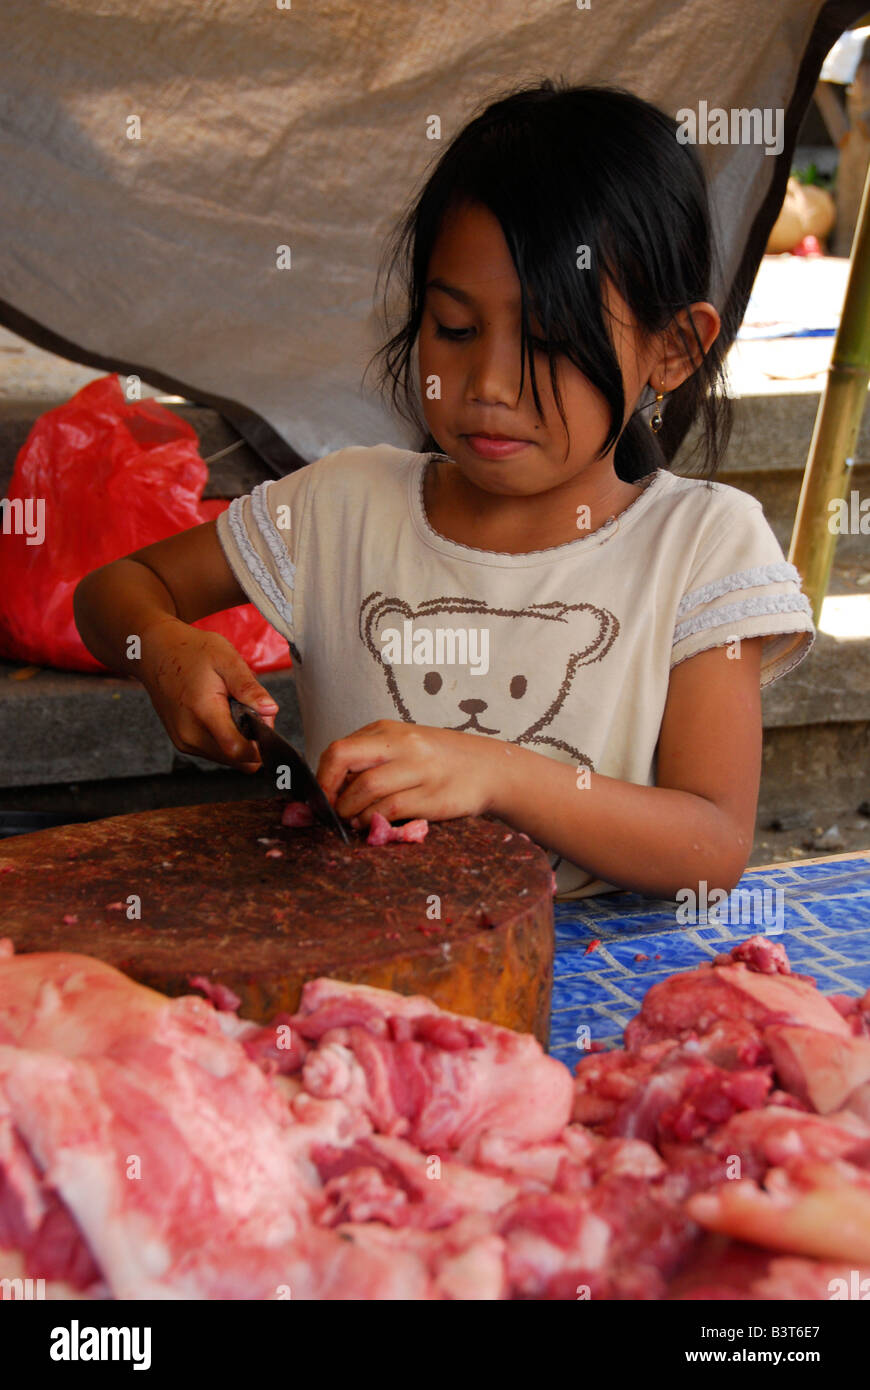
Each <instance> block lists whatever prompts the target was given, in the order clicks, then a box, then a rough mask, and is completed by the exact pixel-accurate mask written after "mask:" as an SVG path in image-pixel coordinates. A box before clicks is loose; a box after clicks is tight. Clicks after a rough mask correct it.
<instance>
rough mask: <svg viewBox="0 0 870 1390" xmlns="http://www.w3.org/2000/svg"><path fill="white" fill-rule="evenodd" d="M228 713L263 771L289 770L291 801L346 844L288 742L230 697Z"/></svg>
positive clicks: (308, 772)
mask: <svg viewBox="0 0 870 1390" xmlns="http://www.w3.org/2000/svg"><path fill="white" fill-rule="evenodd" d="M230 714H231V715H232V720H233V723H234V724H235V726H236V728H237V729H238V731H239V733H240V734H242V735H243V736H244V737H245V738H249V739H251V740H252V741H253V742H254V743H256V745H257V747H258V748H259V750H260V757H261V758H262V759H263V767H264V768H265V769H266V771H267V772H271V773H273V774H274V773H276V772H277V771H278V769H279V768H288V767H289V769H290V788H291V790H292V792H293V800H294V801H304V802H305V803H306V805H307V806H310V808H311V810H312V812H313V813H314V815H315V816H316V817H317V819H318V820H319V821H320V822H321V823H322V824H323V825H327V826H329V829H330V830H334V831H335V833H336V835H340V836H341V838H342V840H343V841H344V843H345V844H346V845H349V844H350V836H349V835H348V833H347V831H346V830H345V828H344V825H343V824H342V822H341V820H340V819H339V818H338V816H337V815H336V813H335V811H334V810H333V809H332V807H331V806H330V804H329V802H328V801H327V799H326V793H325V792H324V790H323V788H322V787H321V785H320V783H319V782H318V780H317V778H316V777H315V776H314V773H313V772H312V771H311V768H310V767H309V766H308V764H307V762H306V761H305V759H304V758H303V757H302V754H301V753H297V751H296V749H295V748H294V747H293V744H292V743H288V742H287V740H286V738H282V737H281V735H280V734H276V733H275V730H274V729H271V728H270V727H269V725H268V724H267V723H266V722H265V720H263V719H261V718H260V716H259V715H258V714H257V713H256V711H255V710H252V709H250V708H249V706H248V705H243V704H241V702H240V701H239V700H235V699H233V697H232V696H230Z"/></svg>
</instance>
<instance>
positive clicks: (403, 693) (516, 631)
mask: <svg viewBox="0 0 870 1390" xmlns="http://www.w3.org/2000/svg"><path fill="white" fill-rule="evenodd" d="M528 624H532V625H533V627H532V628H531V629H530V628H529V627H528V626H527V625H528ZM359 630H360V637H361V639H362V641H363V642H364V643H365V646H366V647H367V649H368V651H369V652H370V653H371V655H372V657H373V658H374V659H375V661H377V662H378V664H379V666H380V667H381V669H382V671H383V674H384V680H385V682H386V687H387V690H388V692H389V694H390V698H391V699H392V702H393V705H394V707H395V710H396V713H397V715H398V717H399V718H400V719H403V720H405V722H406V723H410V724H428V725H430V726H434V727H436V728H442V729H456V730H459V731H461V732H463V733H477V734H485V735H489V736H491V737H494V738H500V739H504V740H505V741H506V742H509V743H516V744H520V745H522V746H524V747H530V748H535V747H540V748H552V749H555V750H559V751H561V752H562V753H566V754H567V755H568V756H569V757H570V758H571V759H572V760H574V761H575V762H576V763H578V764H582V765H585V766H587V767H589V768H591V767H592V764H591V761H590V759H589V758H588V757H587V756H586V755H585V754H584V753H583V752H581V751H580V750H579V749H577V748H575V747H574V746H573V745H572V744H570V743H566V742H565V741H564V740H563V739H560V738H556V737H554V736H553V734H552V733H550V732H548V730H549V728H550V725H551V723H552V721H553V720H554V719H555V717H556V715H557V714H558V713H559V711H560V710H561V709H562V706H563V705H564V703H565V700H566V698H567V696H568V694H569V692H570V690H571V686H572V683H573V680H574V676H575V674H576V672H577V670H578V669H579V668H580V667H581V666H588V665H590V664H592V663H593V662H597V661H601V660H602V659H603V658H604V657H605V656H606V655H607V653H608V652H609V651H610V648H611V647H612V646H613V643H614V641H615V639H616V637H617V635H618V633H619V622H618V620H617V618H616V617H615V616H614V614H613V613H611V612H609V611H608V610H607V609H606V608H596V607H594V606H593V605H592V604H590V603H560V602H553V603H544V604H532V605H530V606H529V607H527V608H520V609H514V608H492V607H490V606H489V605H487V604H485V603H483V602H482V601H481V600H479V599H473V598H466V597H444V598H433V599H426V600H425V601H424V602H423V603H420V604H418V606H417V607H416V608H414V607H412V606H411V605H410V604H409V603H406V602H405V601H404V600H403V599H401V598H396V597H390V596H389V595H386V594H383V593H380V592H375V593H372V594H369V595H368V597H367V598H365V599H364V600H363V602H362V604H361V606H360V620H359ZM542 635H543V636H544V637H545V640H546V644H547V650H548V660H547V662H546V663H541V661H540V657H539V656H538V658H537V660H536V659H535V658H534V656H533V655H532V654H533V653H534V652H535V651H538V652H540V641H539V640H536V641H534V642H532V643H529V641H528V638H529V637H530V636H534V637H535V638H540V636H542ZM553 651H555V652H558V654H559V660H558V661H557V662H554V661H552V660H551V659H549V658H550V653H551V652H553ZM524 654H525V655H524ZM554 669H555V670H556V671H557V672H558V676H557V677H556V678H554V675H553V672H554ZM494 692H495V694H496V698H495V699H494V698H493V694H494Z"/></svg>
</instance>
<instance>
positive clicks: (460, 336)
mask: <svg viewBox="0 0 870 1390" xmlns="http://www.w3.org/2000/svg"><path fill="white" fill-rule="evenodd" d="M471 331H472V330H471V329H470V328H448V327H447V325H446V323H439V322H438V320H437V319H436V320H435V337H436V338H448V339H449V340H450V342H452V343H459V342H463V341H464V338H465V334H466V333H470V332H471Z"/></svg>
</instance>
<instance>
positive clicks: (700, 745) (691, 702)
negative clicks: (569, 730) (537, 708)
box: [492, 637, 763, 898]
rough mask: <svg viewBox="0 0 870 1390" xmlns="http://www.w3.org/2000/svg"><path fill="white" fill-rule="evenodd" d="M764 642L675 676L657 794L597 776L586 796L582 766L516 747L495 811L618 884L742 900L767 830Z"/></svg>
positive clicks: (698, 661) (698, 659)
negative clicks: (744, 880) (759, 837)
mask: <svg viewBox="0 0 870 1390" xmlns="http://www.w3.org/2000/svg"><path fill="white" fill-rule="evenodd" d="M762 640H763V639H762V638H760V637H754V638H751V639H748V640H744V641H743V642H742V643H741V645H740V656H739V657H738V658H729V657H728V654H727V649H726V648H724V647H714V648H712V649H711V650H710V651H706V652H700V653H699V654H698V655H697V656H693V657H690V658H689V659H688V660H686V661H684V662H682V663H681V665H679V666H677V667H676V668H675V669H674V670H673V671H672V673H671V677H670V682H669V686H668V698H667V704H666V706H665V713H664V718H663V720H662V727H661V733H660V735H659V743H658V765H657V780H656V785H655V786H654V787H641V786H637V785H636V784H635V783H633V782H621V781H618V780H616V779H615V778H612V777H601V776H599V774H598V773H595V772H593V773H592V774H591V775H590V778H589V782H590V785H589V787H588V789H578V788H577V786H576V782H577V778H576V775H575V772H574V770H573V769H572V768H571V767H568V766H566V765H564V764H558V763H555V762H553V761H552V759H549V758H547V759H543V760H541V759H539V757H538V755H535V754H532V753H529V754H528V756H526V754H525V750H522V749H516V750H515V751H516V753H517V754H522V755H523V756H522V760H520V759H519V758H517V759H512V760H511V761H512V763H513V770H512V771H511V772H509V773H508V775H507V776H506V778H505V786H504V789H503V791H502V792H501V793H499V791H498V790H497V791H496V795H495V798H494V801H493V806H492V809H493V811H494V812H495V813H496V814H498V815H501V816H503V817H504V818H505V819H506V820H508V821H510V822H511V824H516V825H519V826H520V828H521V829H523V830H525V831H526V833H527V834H528V835H531V836H532V838H533V839H535V840H539V841H540V843H542V844H545V845H547V847H548V848H551V849H554V850H558V851H559V852H560V853H561V854H563V855H564V856H565V858H567V859H571V860H572V861H573V862H574V863H579V864H581V865H582V866H583V868H585V869H587V870H588V871H589V872H590V873H594V874H595V875H596V877H597V878H601V879H603V880H604V881H605V882H607V883H612V884H614V885H615V886H616V887H624V888H632V889H635V890H637V891H638V892H642V893H651V894H656V895H658V896H662V897H668V898H670V897H673V896H674V894H675V893H676V892H677V891H678V890H679V889H681V888H687V887H693V888H696V887H697V884H698V883H699V881H700V880H701V879H705V880H706V882H707V886H708V891H710V892H712V891H713V889H714V888H722V889H725V891H726V892H730V891H731V890H732V889H733V888H734V886H735V884H736V883H737V881H738V879H739V878H740V876H741V875H742V873H743V871H744V869H745V868H746V863H747V860H748V858H749V855H750V853H751V850H752V840H753V832H754V829H755V813H756V808H757V804H758V787H759V781H760V777H761V689H760V679H759V675H760V667H761V646H762ZM531 757H534V758H535V759H536V761H535V766H534V767H532V765H531V764H530V762H529V758H531ZM540 761H543V762H546V763H549V767H547V768H544V767H541V766H539V762H540ZM520 822H522V824H521V825H520Z"/></svg>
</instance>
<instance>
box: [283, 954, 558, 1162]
mask: <svg viewBox="0 0 870 1390" xmlns="http://www.w3.org/2000/svg"><path fill="white" fill-rule="evenodd" d="M292 1026H294V1027H295V1028H296V1029H297V1030H298V1031H299V1033H300V1034H301V1036H302V1037H303V1038H305V1039H306V1040H313V1039H315V1038H316V1039H318V1040H319V1043H320V1049H319V1051H318V1052H317V1054H315V1055H314V1056H312V1055H311V1054H309V1056H308V1057H307V1058H306V1061H305V1067H304V1071H303V1078H304V1084H305V1086H306V1089H308V1090H310V1091H312V1093H314V1094H324V1095H330V1096H336V1095H340V1096H347V1097H348V1098H349V1100H350V1101H351V1103H353V1104H356V1105H361V1106H362V1107H363V1108H364V1109H365V1111H366V1113H367V1114H368V1115H369V1117H370V1119H371V1121H372V1124H373V1125H374V1127H375V1129H376V1130H377V1131H378V1132H379V1133H383V1134H397V1135H401V1136H402V1137H404V1138H408V1139H410V1140H412V1142H414V1143H416V1144H418V1145H419V1146H420V1147H421V1148H424V1149H426V1150H427V1151H432V1150H435V1151H450V1150H453V1151H457V1152H459V1153H460V1154H463V1155H465V1154H467V1153H469V1152H471V1151H473V1148H474V1145H475V1144H476V1142H477V1140H478V1138H479V1136H480V1135H481V1134H483V1133H485V1132H486V1131H487V1130H491V1129H492V1130H497V1131H498V1132H499V1133H500V1134H503V1135H506V1136H508V1137H510V1136H512V1135H518V1136H521V1137H522V1138H523V1141H524V1142H526V1143H538V1142H541V1141H545V1140H547V1139H550V1138H552V1137H554V1136H555V1135H557V1134H558V1133H559V1132H560V1130H561V1129H562V1128H563V1127H564V1126H565V1125H566V1124H567V1122H568V1119H569V1117H570V1111H571V1100H572V1091H573V1087H572V1082H571V1076H570V1073H569V1072H568V1071H567V1070H566V1069H565V1067H563V1066H562V1064H561V1063H560V1062H556V1061H554V1060H553V1059H552V1058H550V1057H547V1056H546V1054H545V1053H544V1052H543V1051H542V1049H541V1047H540V1044H539V1043H537V1042H536V1041H535V1039H534V1038H532V1037H530V1036H529V1035H528V1034H519V1033H513V1032H511V1031H510V1029H507V1028H499V1027H497V1026H496V1025H495V1024H491V1023H483V1022H481V1021H480V1020H477V1019H474V1020H472V1019H467V1018H462V1017H461V1016H460V1015H458V1014H449V1013H446V1012H445V1011H444V1010H440V1009H438V1008H437V1007H436V1005H434V1004H432V1003H430V1001H429V1000H426V999H423V998H420V997H417V998H410V999H399V998H397V996H396V995H394V994H392V993H391V992H389V991H387V990H379V989H373V988H371V987H369V986H364V985H340V984H338V983H337V982H335V981H330V980H316V981H313V982H312V983H310V984H307V985H305V987H304V989H303V991H302V1001H301V1005H300V1009H299V1012H298V1014H297V1015H296V1018H295V1020H294V1022H293V1025H292ZM324 1052H326V1054H327V1055H328V1058H329V1060H328V1063H327V1064H324V1063H323V1062H322V1061H321V1060H320V1058H321V1056H322V1055H323V1054H324ZM531 1094H533V1095H534V1096H535V1105H534V1107H530V1106H529V1104H528V1096H529V1095H531Z"/></svg>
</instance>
